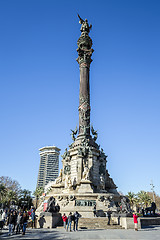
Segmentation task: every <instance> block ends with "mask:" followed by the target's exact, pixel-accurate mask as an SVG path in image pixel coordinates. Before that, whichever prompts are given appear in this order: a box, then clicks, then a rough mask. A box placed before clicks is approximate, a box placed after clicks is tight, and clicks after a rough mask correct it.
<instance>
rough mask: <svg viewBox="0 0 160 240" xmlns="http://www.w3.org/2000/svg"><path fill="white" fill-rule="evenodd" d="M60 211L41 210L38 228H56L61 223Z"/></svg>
mask: <svg viewBox="0 0 160 240" xmlns="http://www.w3.org/2000/svg"><path fill="white" fill-rule="evenodd" d="M61 220H62V217H61V214H60V213H50V212H41V213H40V215H39V217H38V219H37V227H38V228H56V227H57V225H60V224H61Z"/></svg>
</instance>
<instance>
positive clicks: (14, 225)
mask: <svg viewBox="0 0 160 240" xmlns="http://www.w3.org/2000/svg"><path fill="white" fill-rule="evenodd" d="M16 224H17V212H16V211H14V212H13V233H14V230H15V228H16Z"/></svg>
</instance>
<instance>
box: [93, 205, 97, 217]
mask: <svg viewBox="0 0 160 240" xmlns="http://www.w3.org/2000/svg"><path fill="white" fill-rule="evenodd" d="M93 214H94V217H97V214H96V204H94V207H93Z"/></svg>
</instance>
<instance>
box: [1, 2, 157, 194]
mask: <svg viewBox="0 0 160 240" xmlns="http://www.w3.org/2000/svg"><path fill="white" fill-rule="evenodd" d="M159 11H160V1H159V0H157V1H156V0H153V1H152V0H149V1H148V0H130V1H128V0H121V1H120V0H112V1H111V0H104V1H102V0H99V1H97V0H96V1H93V0H92V1H87V0H85V1H84V0H81V1H75V0H74V1H71V0H68V1H65V0H63V1H62V0H59V1H54V0H23V1H22V0H14V1H13V0H1V1H0V114H1V117H0V136H1V137H0V153H1V154H0V176H1V175H5V176H10V177H12V178H13V179H16V180H17V181H18V182H19V183H20V184H21V186H22V188H27V189H29V190H34V189H35V187H36V182H37V174H38V168H39V161H40V157H39V148H41V147H43V146H46V145H53V144H54V145H56V146H57V147H59V148H61V155H62V154H63V153H64V149H65V148H66V147H68V144H70V143H71V142H72V139H71V136H70V133H71V132H70V129H74V128H75V127H76V125H78V103H79V100H78V95H79V66H78V63H77V62H76V58H77V52H76V49H77V40H78V38H79V36H80V24H79V22H78V18H77V13H79V14H80V16H81V17H82V18H84V19H85V18H87V19H88V21H89V23H92V25H93V28H92V31H91V34H90V36H91V37H92V39H93V48H94V50H95V52H94V53H93V57H92V58H93V62H92V64H91V78H90V85H91V122H92V124H93V125H94V128H95V129H97V130H98V133H99V137H98V139H97V142H98V144H100V145H101V147H102V148H103V149H104V151H105V153H106V154H107V155H108V163H107V168H108V170H109V173H110V175H111V177H113V179H114V181H115V183H116V184H117V186H118V190H119V191H122V192H123V193H124V194H125V193H127V192H128V191H134V192H138V191H140V190H145V191H149V190H150V183H151V180H153V184H154V185H155V191H156V193H158V194H160V14H159ZM61 166H62V165H61V158H60V167H61Z"/></svg>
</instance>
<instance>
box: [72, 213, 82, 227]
mask: <svg viewBox="0 0 160 240" xmlns="http://www.w3.org/2000/svg"><path fill="white" fill-rule="evenodd" d="M79 218H80V214H79V213H78V212H77V211H76V212H75V213H74V218H73V221H74V225H73V231H78V220H79Z"/></svg>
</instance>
